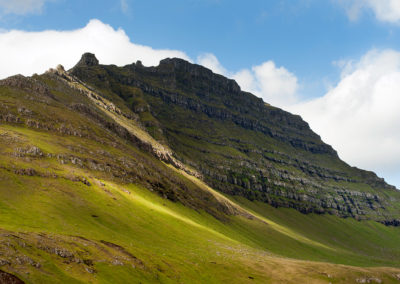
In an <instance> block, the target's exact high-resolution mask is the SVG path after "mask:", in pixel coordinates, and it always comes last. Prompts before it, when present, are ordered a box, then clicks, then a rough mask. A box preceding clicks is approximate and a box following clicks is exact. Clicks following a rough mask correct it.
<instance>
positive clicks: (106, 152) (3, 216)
mask: <svg viewBox="0 0 400 284" xmlns="http://www.w3.org/2000/svg"><path fill="white" fill-rule="evenodd" d="M56 73H57V72H56ZM64 75H65V74H64ZM65 76H66V75H65ZM68 80H69V79H68V78H64V77H62V72H61V75H60V74H55V73H54V72H52V73H49V74H45V75H41V76H34V77H32V78H24V77H20V76H19V77H13V78H9V79H7V80H5V81H1V82H0V122H1V124H0V155H1V159H0V271H3V272H0V280H1V279H5V278H1V277H6V276H4V275H8V274H5V273H11V274H13V275H15V276H17V277H18V278H19V279H21V280H22V281H25V282H29V283H57V282H59V283H80V282H84V283H88V282H92V283H132V282H133V283H135V282H137V283H140V282H142V283H152V282H154V283H159V282H162V283H176V282H178V283H179V282H180V283H221V282H230V283H246V282H248V283H266V282H282V281H284V282H292V283H298V282H308V283H313V282H315V283H320V282H331V283H348V282H355V281H359V282H360V281H361V282H362V281H364V282H368V281H369V282H373V281H375V282H379V281H385V283H390V282H396V281H398V280H399V279H400V269H399V267H400V263H399V259H400V257H399V256H400V245H399V244H398V242H397V240H398V239H399V237H400V230H399V228H397V227H387V226H384V225H382V224H379V223H376V222H373V221H356V220H354V219H352V218H347V219H343V218H338V217H336V216H329V215H316V214H308V215H303V214H301V213H300V212H298V211H296V210H293V209H284V208H280V209H276V208H273V207H271V206H269V205H267V204H265V203H261V202H253V201H249V200H248V199H244V198H242V197H240V196H236V197H234V196H231V195H226V196H224V195H222V194H221V193H220V192H216V191H215V190H213V189H212V188H210V187H208V186H207V185H206V184H205V183H204V182H203V181H201V180H200V179H198V178H196V177H194V176H193V175H189V174H188V172H189V173H193V170H191V169H190V168H188V167H180V169H177V168H175V167H176V166H178V168H179V164H177V163H176V160H173V159H168V158H166V159H162V160H164V162H169V163H170V164H169V165H166V164H165V163H164V162H162V161H160V158H161V157H160V151H161V152H162V153H161V154H165V153H169V152H168V148H165V149H164V146H163V145H161V144H158V143H160V142H155V141H154V140H153V139H152V138H151V137H148V136H147V135H146V133H145V132H144V129H143V128H142V126H141V123H140V121H141V118H140V117H137V116H136V114H135V113H132V112H130V110H129V108H127V107H126V106H125V108H124V106H123V105H122V106H120V105H119V104H118V100H117V99H115V98H113V96H114V95H115V94H114V93H113V92H110V93H109V94H108V99H109V101H108V100H107V99H104V98H102V97H98V98H97V99H92V98H91V97H90V96H88V92H87V90H86V89H85V88H87V87H89V86H85V85H79V86H75V87H74V86H73V84H72V85H71V83H77V82H70V81H68ZM78 84H79V83H78ZM92 92H95V91H92ZM94 95H98V94H97V93H94ZM105 96H106V95H105ZM111 101H112V102H113V103H115V105H116V106H115V105H114V107H112V105H111V104H110V102H111ZM121 103H124V101H121ZM117 109H118V110H117ZM157 127H158V126H156V128H155V129H157ZM161 134H162V135H161V136H160V137H163V138H164V139H165V135H164V134H163V133H161ZM144 136H145V137H147V138H144ZM159 141H162V139H159ZM165 141H168V140H165ZM149 144H150V145H149ZM205 147H207V146H205ZM164 151H166V152H164ZM232 151H233V153H234V154H235V155H236V154H237V151H236V150H235V149H233V150H232ZM168 155H169V154H168ZM238 155H239V154H238ZM240 155H242V154H240ZM173 165H174V166H173ZM350 237H351V238H350ZM355 266H358V267H355Z"/></svg>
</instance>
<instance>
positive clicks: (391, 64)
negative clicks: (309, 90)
mask: <svg viewBox="0 0 400 284" xmlns="http://www.w3.org/2000/svg"><path fill="white" fill-rule="evenodd" d="M288 109H289V110H290V111H292V112H295V113H298V114H300V115H302V117H303V118H304V119H305V120H306V121H308V122H309V123H310V126H311V127H312V128H313V130H314V131H316V132H317V133H318V134H320V135H321V137H322V138H323V140H324V141H325V142H327V143H328V144H331V145H333V147H334V148H335V149H337V150H338V152H339V154H340V156H341V158H342V159H344V160H345V161H347V162H349V163H350V164H352V165H356V166H359V167H362V168H366V169H370V170H374V171H377V172H378V173H381V174H382V173H387V175H388V173H391V174H395V173H396V172H399V170H400V147H399V145H400V132H399V129H400V111H399V109H400V52H398V51H395V50H371V51H369V52H368V53H367V54H365V55H364V56H363V57H362V58H361V59H360V60H359V61H356V62H351V61H349V62H347V64H343V66H342V76H341V80H340V82H339V83H338V84H337V86H336V87H334V88H333V89H331V90H330V91H328V92H327V93H326V94H325V95H324V96H322V97H320V98H317V99H314V100H311V101H309V102H302V103H299V104H297V105H295V106H289V107H288Z"/></svg>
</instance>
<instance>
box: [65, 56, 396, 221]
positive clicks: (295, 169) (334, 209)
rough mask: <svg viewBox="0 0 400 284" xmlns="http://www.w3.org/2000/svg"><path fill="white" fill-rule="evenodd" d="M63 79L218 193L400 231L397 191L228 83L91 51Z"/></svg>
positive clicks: (182, 68)
mask: <svg viewBox="0 0 400 284" xmlns="http://www.w3.org/2000/svg"><path fill="white" fill-rule="evenodd" d="M88 62H90V64H88ZM71 73H72V74H73V75H75V76H77V77H78V78H80V79H81V80H83V81H85V82H88V83H89V84H90V85H92V86H95V87H96V88H97V89H98V90H99V91H100V92H101V94H102V95H104V96H105V97H107V98H109V99H111V100H113V101H114V102H115V103H116V104H117V105H118V106H120V107H121V108H122V107H123V108H126V109H130V110H132V111H133V112H135V113H136V114H137V115H138V117H139V119H140V122H141V123H142V124H143V125H144V126H146V128H147V130H148V132H149V133H150V134H151V135H152V136H153V137H154V138H155V139H157V140H158V141H160V142H162V143H164V144H167V145H169V147H170V148H171V149H172V150H173V152H174V153H175V155H176V157H177V159H178V160H180V161H183V162H184V163H185V164H188V165H190V166H191V167H192V168H194V169H196V170H197V171H198V172H199V173H201V174H202V175H203V178H204V180H205V181H206V182H207V183H208V184H210V185H211V186H213V187H214V188H216V189H218V190H219V191H222V192H224V193H227V194H230V195H240V196H244V197H246V198H248V199H249V200H258V201H263V202H266V203H268V204H271V205H273V206H281V207H291V208H296V209H297V210H299V211H301V212H303V213H310V212H315V213H330V214H334V215H338V216H341V217H354V218H356V219H372V220H377V221H379V222H382V223H384V224H388V225H398V224H400V222H399V220H400V192H399V191H398V190H396V189H395V188H394V187H393V186H390V185H388V184H386V183H385V181H384V180H383V179H381V178H378V177H377V176H376V175H375V174H374V173H372V172H367V171H363V170H360V169H357V168H353V167H350V166H348V165H347V164H346V163H344V162H343V161H341V160H340V159H339V157H338V155H337V153H336V152H335V151H334V150H333V149H332V147H331V146H329V145H326V144H325V143H323V142H322V141H321V139H320V137H319V136H318V135H317V134H315V133H314V132H312V130H311V129H310V128H309V126H308V124H307V123H306V122H304V121H303V120H302V119H301V118H300V117H299V116H295V115H292V114H290V113H287V112H285V111H283V110H281V109H278V108H275V107H273V106H270V105H268V104H266V103H264V102H263V101H262V100H261V99H259V98H257V97H255V96H253V95H252V94H249V93H246V92H242V91H241V90H240V88H239V86H238V85H237V84H236V82H235V81H233V80H229V79H226V78H224V77H223V76H221V75H217V74H214V73H212V72H211V71H210V70H208V69H206V68H204V67H202V66H199V65H194V64H191V63H189V62H186V61H184V60H181V59H165V60H162V61H161V62H160V65H159V66H157V67H144V66H143V65H142V64H141V63H140V62H138V63H136V64H131V65H127V66H125V67H116V66H104V65H99V64H98V61H97V59H95V57H94V55H91V54H86V55H84V56H83V58H82V60H81V61H80V62H79V64H77V65H76V66H75V67H74V68H73V69H72V70H71Z"/></svg>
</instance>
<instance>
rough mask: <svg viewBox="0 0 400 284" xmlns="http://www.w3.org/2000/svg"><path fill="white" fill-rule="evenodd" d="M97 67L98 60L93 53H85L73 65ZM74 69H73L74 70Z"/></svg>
mask: <svg viewBox="0 0 400 284" xmlns="http://www.w3.org/2000/svg"><path fill="white" fill-rule="evenodd" d="M97 65H99V60H98V59H97V58H96V55H94V54H93V53H89V52H86V53H84V54H83V55H82V57H81V60H79V62H78V63H77V64H76V65H75V67H77V66H79V67H89V66H97ZM75 67H74V68H75Z"/></svg>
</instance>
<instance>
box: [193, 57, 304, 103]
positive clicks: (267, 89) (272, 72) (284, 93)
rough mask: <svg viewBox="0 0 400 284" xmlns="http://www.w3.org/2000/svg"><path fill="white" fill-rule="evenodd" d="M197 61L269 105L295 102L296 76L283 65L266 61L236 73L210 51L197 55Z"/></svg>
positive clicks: (297, 86)
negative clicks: (235, 82)
mask: <svg viewBox="0 0 400 284" xmlns="http://www.w3.org/2000/svg"><path fill="white" fill-rule="evenodd" d="M197 63H199V64H201V65H203V66H205V67H207V68H209V69H211V70H212V71H213V72H214V73H218V74H222V75H224V76H227V77H230V78H233V79H235V80H236V81H237V83H238V84H239V86H240V87H241V88H242V90H245V91H248V92H251V93H253V94H254V95H256V96H258V97H261V98H263V100H264V101H265V102H267V103H269V104H271V105H274V106H278V107H287V106H288V105H292V104H294V103H296V102H297V90H298V88H299V85H298V82H297V77H296V76H295V75H294V74H293V73H291V72H289V71H288V70H287V69H285V68H284V67H279V68H278V67H276V65H275V63H274V62H273V61H266V62H264V63H262V64H261V65H257V66H253V67H252V68H251V69H243V70H240V71H238V72H236V73H235V72H232V71H228V70H226V69H225V68H224V67H223V66H222V65H221V63H220V62H219V61H218V59H217V57H216V56H215V55H214V54H211V53H205V54H202V55H200V56H198V57H197Z"/></svg>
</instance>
